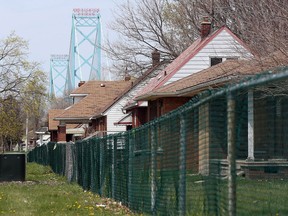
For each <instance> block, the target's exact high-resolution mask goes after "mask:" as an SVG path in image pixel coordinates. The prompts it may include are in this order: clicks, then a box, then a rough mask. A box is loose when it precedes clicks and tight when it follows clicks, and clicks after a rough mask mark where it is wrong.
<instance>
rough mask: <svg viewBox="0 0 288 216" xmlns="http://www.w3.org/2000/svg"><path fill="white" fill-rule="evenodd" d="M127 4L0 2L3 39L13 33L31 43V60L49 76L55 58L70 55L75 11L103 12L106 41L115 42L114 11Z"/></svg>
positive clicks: (106, 0) (107, 0) (114, 0)
mask: <svg viewBox="0 0 288 216" xmlns="http://www.w3.org/2000/svg"><path fill="white" fill-rule="evenodd" d="M123 1H124V0H25V1H24V0H8V1H7V0H0V2H1V3H0V39H4V38H6V37H7V36H8V35H9V34H10V33H11V32H13V31H15V33H16V35H18V36H20V37H22V38H23V39H25V40H27V41H28V42H29V51H30V56H29V59H30V60H33V61H37V62H39V63H41V64H42V70H44V71H46V72H47V73H48V72H49V62H50V56H51V55H52V54H69V45H70V35H71V25H72V18H71V17H72V11H73V9H74V8H99V10H100V14H101V25H102V37H109V38H111V37H112V38H113V34H114V33H113V32H112V31H111V30H109V28H108V24H109V23H111V22H112V20H113V19H114V17H113V15H112V11H113V10H115V9H116V8H117V6H116V5H117V4H119V3H121V2H123Z"/></svg>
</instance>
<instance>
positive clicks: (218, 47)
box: [165, 29, 251, 85]
mask: <svg viewBox="0 0 288 216" xmlns="http://www.w3.org/2000/svg"><path fill="white" fill-rule="evenodd" d="M249 56H251V54H250V53H249V51H248V50H246V49H245V48H244V47H243V46H242V45H240V44H239V43H238V42H237V41H236V40H235V39H234V38H233V36H232V35H230V34H229V33H228V32H227V31H226V29H223V30H222V31H221V32H220V33H219V34H218V35H217V36H216V37H215V38H214V39H213V40H212V41H210V42H209V43H208V44H206V45H205V46H204V47H203V48H202V49H201V50H200V51H199V52H198V53H197V54H196V55H195V56H193V57H192V58H191V59H190V60H189V61H188V62H187V63H186V64H185V65H183V66H182V67H181V68H180V69H179V70H178V71H177V72H176V73H175V74H174V75H173V76H172V77H171V78H170V79H169V80H168V81H167V82H166V83H165V85H167V84H169V83H171V82H175V81H177V80H179V79H182V78H184V77H186V76H189V75H191V74H193V73H196V72H199V71H201V70H203V69H206V68H208V67H210V58H211V57H222V58H229V57H238V58H244V57H245V58H246V57H249ZM224 60H225V59H224Z"/></svg>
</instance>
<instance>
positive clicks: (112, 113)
mask: <svg viewBox="0 0 288 216" xmlns="http://www.w3.org/2000/svg"><path fill="white" fill-rule="evenodd" d="M163 69H164V65H162V66H160V67H158V68H157V69H155V70H154V71H153V72H152V73H151V74H149V75H148V76H147V77H145V78H144V79H143V80H142V81H141V82H139V83H138V84H137V85H136V86H134V87H133V89H130V91H129V92H128V93H126V94H125V95H124V96H123V97H122V98H121V99H120V100H118V101H117V102H116V103H114V104H113V105H112V106H111V107H110V108H109V109H108V110H107V111H106V112H105V113H104V115H105V116H106V117H107V131H108V132H107V133H108V134H112V133H117V132H121V131H126V126H120V125H114V123H115V122H117V121H119V119H121V118H123V117H124V116H125V115H126V114H124V113H123V112H122V108H123V107H124V106H125V105H127V103H128V102H129V101H131V99H132V98H133V97H134V96H135V95H136V94H138V92H139V91H140V90H141V89H142V88H143V87H144V86H145V85H146V84H147V83H148V81H149V80H150V79H151V78H152V77H155V76H156V75H157V74H158V73H159V72H161V71H162V70H163Z"/></svg>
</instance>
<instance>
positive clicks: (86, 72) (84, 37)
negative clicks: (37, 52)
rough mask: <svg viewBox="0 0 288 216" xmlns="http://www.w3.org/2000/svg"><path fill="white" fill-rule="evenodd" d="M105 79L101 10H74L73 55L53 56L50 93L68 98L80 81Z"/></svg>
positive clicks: (71, 53)
mask: <svg viewBox="0 0 288 216" xmlns="http://www.w3.org/2000/svg"><path fill="white" fill-rule="evenodd" d="M101 79H102V75H101V20H100V12H99V9H97V8H86V9H82V8H76V9H73V13H72V27H71V38H70V48H69V55H51V58H50V78H49V82H50V83H49V95H50V97H65V96H68V95H69V93H70V92H71V91H73V89H75V88H76V87H77V83H79V82H80V81H87V80H101Z"/></svg>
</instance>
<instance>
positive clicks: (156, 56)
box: [152, 49, 160, 67]
mask: <svg viewBox="0 0 288 216" xmlns="http://www.w3.org/2000/svg"><path fill="white" fill-rule="evenodd" d="M159 62H160V52H159V51H158V50H157V49H154V51H153V52H152V66H153V67H154V66H156V65H157V64H158V63H159Z"/></svg>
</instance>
